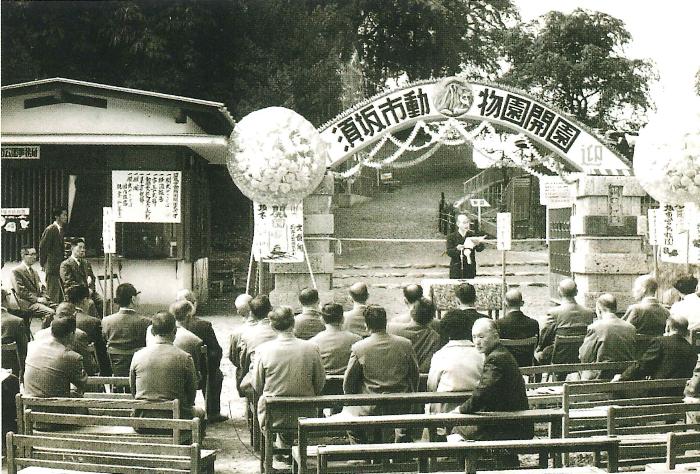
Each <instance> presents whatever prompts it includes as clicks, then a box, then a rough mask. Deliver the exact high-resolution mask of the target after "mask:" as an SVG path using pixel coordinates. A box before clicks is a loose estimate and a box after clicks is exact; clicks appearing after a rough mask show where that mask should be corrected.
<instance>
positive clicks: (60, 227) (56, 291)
mask: <svg viewBox="0 0 700 474" xmlns="http://www.w3.org/2000/svg"><path fill="white" fill-rule="evenodd" d="M51 217H53V218H54V221H53V222H52V223H51V224H50V225H49V226H48V227H47V228H46V229H44V233H43V234H41V240H40V241H39V265H41V268H43V269H44V272H45V273H46V288H47V292H48V295H49V299H50V300H51V301H53V302H55V303H60V302H61V301H63V289H62V288H63V287H62V286H61V276H60V266H61V262H62V261H63V252H64V245H63V235H64V229H65V226H66V223H67V222H68V210H67V209H66V208H65V207H57V208H56V209H54V210H53V213H52V214H51Z"/></svg>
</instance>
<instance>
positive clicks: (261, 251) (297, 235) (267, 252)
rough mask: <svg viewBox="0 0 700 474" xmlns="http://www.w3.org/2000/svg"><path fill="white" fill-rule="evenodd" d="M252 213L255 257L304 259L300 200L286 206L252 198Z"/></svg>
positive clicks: (290, 260) (277, 259) (280, 260)
mask: <svg viewBox="0 0 700 474" xmlns="http://www.w3.org/2000/svg"><path fill="white" fill-rule="evenodd" d="M253 213H254V224H255V231H254V236H253V256H254V257H255V260H256V261H258V262H259V261H261V260H262V261H265V262H268V261H269V262H274V263H298V262H303V261H304V208H303V205H302V204H301V203H298V204H292V205H286V206H285V205H269V204H262V203H258V202H254V203H253Z"/></svg>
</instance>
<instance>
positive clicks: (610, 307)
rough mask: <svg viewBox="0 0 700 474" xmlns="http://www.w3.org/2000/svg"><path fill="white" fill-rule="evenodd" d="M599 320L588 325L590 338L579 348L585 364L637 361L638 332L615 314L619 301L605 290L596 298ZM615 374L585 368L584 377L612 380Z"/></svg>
mask: <svg viewBox="0 0 700 474" xmlns="http://www.w3.org/2000/svg"><path fill="white" fill-rule="evenodd" d="M595 311H596V314H597V315H598V319H597V320H596V321H594V322H593V324H591V325H590V326H588V332H587V333H586V338H585V339H584V340H583V344H582V345H581V348H580V349H579V351H578V354H579V359H580V360H581V362H583V363H584V364H590V363H592V362H624V361H628V360H635V346H634V343H635V339H636V334H637V331H636V329H635V327H634V326H632V325H631V324H630V323H628V322H627V321H623V320H622V319H620V318H618V317H617V315H616V314H615V311H617V300H616V299H615V297H614V296H613V295H611V294H610V293H604V294H602V295H600V296H599V297H598V301H596V305H595ZM613 375H615V374H614V373H610V372H609V371H584V373H583V374H582V378H583V379H584V380H590V379H595V378H597V379H600V380H610V379H612V377H613Z"/></svg>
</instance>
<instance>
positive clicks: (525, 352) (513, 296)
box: [496, 289, 540, 367]
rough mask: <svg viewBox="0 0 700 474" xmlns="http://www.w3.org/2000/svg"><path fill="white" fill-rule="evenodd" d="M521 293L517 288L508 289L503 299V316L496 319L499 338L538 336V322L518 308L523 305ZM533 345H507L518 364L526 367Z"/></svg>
mask: <svg viewBox="0 0 700 474" xmlns="http://www.w3.org/2000/svg"><path fill="white" fill-rule="evenodd" d="M523 304H524V303H523V294H522V293H521V292H520V290H518V289H513V290H508V291H507V292H506V295H505V299H504V306H505V317H504V318H501V319H499V320H498V321H496V327H497V328H498V335H499V337H500V338H501V339H527V338H529V337H533V336H535V337H539V334H540V325H539V323H538V322H537V321H536V320H534V319H532V318H529V317H527V316H525V314H524V313H523V312H522V311H521V310H520V308H521V307H522V306H523ZM536 345H537V344H535V345H534V346H527V347H525V346H521V347H507V348H506V349H508V350H510V351H511V353H512V354H513V357H515V360H516V361H517V362H518V366H520V367H527V366H531V365H532V361H533V356H534V351H535V346H536Z"/></svg>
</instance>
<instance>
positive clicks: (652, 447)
mask: <svg viewBox="0 0 700 474" xmlns="http://www.w3.org/2000/svg"><path fill="white" fill-rule="evenodd" d="M697 412H700V403H670V404H664V405H647V406H611V407H609V408H608V416H607V425H608V426H607V434H608V435H609V436H616V437H618V438H619V439H620V458H621V459H620V464H623V465H625V466H639V465H642V466H643V465H644V464H647V463H650V462H659V461H664V460H666V456H667V448H668V445H669V443H670V442H669V438H668V433H670V432H683V431H687V430H697V429H700V424H697V423H688V421H687V417H686V415H687V414H688V413H697ZM696 439H697V438H696ZM679 445H680V446H684V444H683V443H682V442H681V443H679V442H676V444H675V445H674V447H676V446H679ZM694 449H700V444H695V446H694ZM676 450H677V451H680V448H676ZM684 452H685V451H684ZM696 458H697V456H696Z"/></svg>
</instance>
